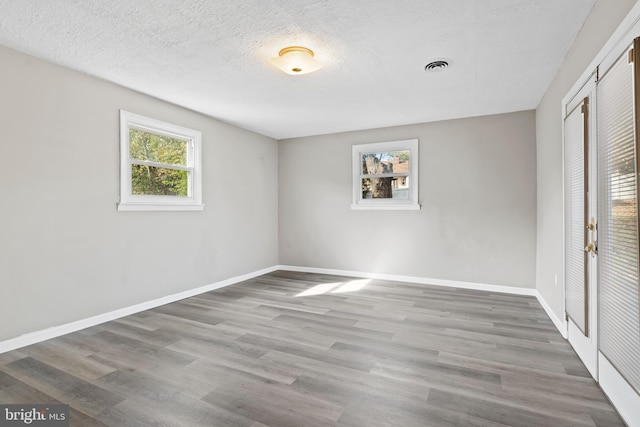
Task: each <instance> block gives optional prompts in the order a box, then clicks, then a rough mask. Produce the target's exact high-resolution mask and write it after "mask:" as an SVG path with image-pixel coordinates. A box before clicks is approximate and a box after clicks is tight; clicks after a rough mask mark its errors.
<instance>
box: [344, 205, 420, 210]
mask: <svg viewBox="0 0 640 427" xmlns="http://www.w3.org/2000/svg"><path fill="white" fill-rule="evenodd" d="M351 209H352V210H355V211H419V210H420V205H413V204H411V205H409V204H407V205H351Z"/></svg>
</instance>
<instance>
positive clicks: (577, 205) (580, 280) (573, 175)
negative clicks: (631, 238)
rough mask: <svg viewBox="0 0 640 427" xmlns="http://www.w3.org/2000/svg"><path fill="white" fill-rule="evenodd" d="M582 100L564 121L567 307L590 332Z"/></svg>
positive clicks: (576, 322) (580, 324)
mask: <svg viewBox="0 0 640 427" xmlns="http://www.w3.org/2000/svg"><path fill="white" fill-rule="evenodd" d="M582 105H584V102H582V103H581V104H580V105H578V106H577V107H576V108H575V109H574V110H573V111H571V113H569V115H568V116H567V118H566V119H565V121H564V163H565V164H564V170H565V176H564V185H565V187H564V188H565V195H564V203H565V205H564V209H565V227H564V232H565V293H566V304H565V306H566V311H567V314H568V315H569V317H571V319H572V320H573V322H574V323H575V324H576V326H578V328H580V330H581V331H582V332H583V333H585V335H586V334H587V325H586V310H585V301H586V295H585V280H586V273H585V266H586V260H585V257H586V256H587V254H586V253H585V252H584V247H585V246H586V242H585V238H584V236H585V226H586V224H585V220H584V211H585V204H584V202H585V197H584V194H585V188H584V186H585V165H584V159H585V152H584V114H583V112H582Z"/></svg>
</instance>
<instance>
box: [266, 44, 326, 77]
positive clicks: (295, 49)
mask: <svg viewBox="0 0 640 427" xmlns="http://www.w3.org/2000/svg"><path fill="white" fill-rule="evenodd" d="M273 63H274V65H275V66H276V67H278V68H280V69H281V70H282V71H284V72H285V73H287V74H291V75H298V74H308V73H313V72H314V71H316V70H318V69H319V68H320V67H321V66H322V65H320V63H319V62H318V60H317V59H315V58H314V55H313V51H312V50H311V49H307V48H306V47H302V46H289V47H285V48H284V49H282V50H281V51H280V52H279V53H278V57H277V58H274V59H273Z"/></svg>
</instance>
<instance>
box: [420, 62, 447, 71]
mask: <svg viewBox="0 0 640 427" xmlns="http://www.w3.org/2000/svg"><path fill="white" fill-rule="evenodd" d="M447 68H449V62H447V61H445V60H442V59H438V60H437V61H432V62H429V63H428V64H427V65H425V66H424V70H425V71H427V72H429V73H439V72H440V71H444V70H446V69H447Z"/></svg>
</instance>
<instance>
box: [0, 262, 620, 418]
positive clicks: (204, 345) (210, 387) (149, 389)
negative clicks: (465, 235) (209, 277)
mask: <svg viewBox="0 0 640 427" xmlns="http://www.w3.org/2000/svg"><path fill="white" fill-rule="evenodd" d="M55 402H62V403H67V404H69V405H70V408H71V414H70V415H71V417H70V418H71V425H72V426H74V427H75V426H92V427H93V426H118V427H123V426H222V427H226V426H230V427H234V426H238V427H262V426H272V427H300V426H312V427H313V426H366V427H369V426H403V427H409V426H420V427H424V426H494V427H497V426H535V427H540V426H553V427H562V426H571V427H576V426H590V427H593V426H602V427H604V426H606V427H615V426H623V425H624V424H623V422H622V421H621V419H620V418H619V416H618V415H617V413H616V411H615V410H614V409H613V408H612V406H611V405H610V404H609V402H608V401H607V399H606V398H605V396H604V394H603V392H602V391H601V390H600V388H599V387H598V386H597V384H596V383H595V382H594V381H593V379H592V378H591V377H590V376H589V373H588V372H587V370H586V368H585V367H584V365H583V364H582V363H581V362H580V360H579V359H578V357H577V356H576V354H575V352H574V351H573V350H572V349H571V347H570V346H569V344H568V343H567V342H566V341H565V340H564V339H563V338H562V337H561V336H560V334H559V333H558V332H557V330H556V329H555V327H554V325H553V324H552V323H551V321H550V320H549V318H548V317H547V316H546V314H545V313H544V311H543V310H542V308H541V307H540V305H539V304H538V302H537V300H536V299H535V298H533V297H527V296H515V295H507V294H499V293H489V292H481V291H472V290H464V289H454V288H443V287H436V286H426V285H418V284H409V283H398V282H390V281H382V280H359V279H353V278H347V277H338V276H329V275H320V274H309V273H294V272H283V271H277V272H274V273H271V274H267V275H264V276H260V277H257V278H255V279H252V280H248V281H245V282H242V283H239V284H236V285H233V286H230V287H227V288H223V289H220V290H216V291H213V292H209V293H206V294H202V295H198V296H196V297H192V298H188V299H185V300H182V301H179V302H175V303H173V304H168V305H165V306H161V307H158V308H155V309H152V310H148V311H145V312H141V313H138V314H135V315H132V316H128V317H124V318H121V319H118V320H115V321H112V322H108V323H105V324H102V325H98V326H95V327H92V328H89V329H85V330H83V331H79V332H75V333H72V334H68V335H65V336H62V337H59V338H56V339H52V340H49V341H45V342H42V343H39V344H35V345H32V346H29V347H25V348H22V349H19V350H15V351H12V352H8V353H4V354H1V355H0V403H55Z"/></svg>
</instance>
